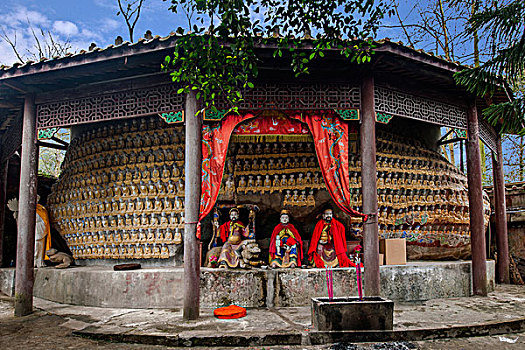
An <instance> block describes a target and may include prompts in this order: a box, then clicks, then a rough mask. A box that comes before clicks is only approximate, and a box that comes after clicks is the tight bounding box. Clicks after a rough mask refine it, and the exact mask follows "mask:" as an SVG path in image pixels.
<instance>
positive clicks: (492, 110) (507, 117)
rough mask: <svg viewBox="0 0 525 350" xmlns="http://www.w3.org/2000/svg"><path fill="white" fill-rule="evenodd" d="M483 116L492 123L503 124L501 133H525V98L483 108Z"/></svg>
mask: <svg viewBox="0 0 525 350" xmlns="http://www.w3.org/2000/svg"><path fill="white" fill-rule="evenodd" d="M483 116H484V117H485V119H486V120H487V121H488V122H489V123H490V124H492V125H497V124H498V123H499V124H501V130H500V132H501V133H516V132H517V133H518V135H525V99H523V98H517V99H515V100H513V101H511V102H504V103H498V104H495V105H491V106H489V107H488V108H485V109H484V110H483Z"/></svg>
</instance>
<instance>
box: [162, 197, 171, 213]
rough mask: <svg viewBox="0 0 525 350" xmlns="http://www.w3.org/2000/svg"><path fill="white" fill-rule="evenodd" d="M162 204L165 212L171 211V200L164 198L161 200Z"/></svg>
mask: <svg viewBox="0 0 525 350" xmlns="http://www.w3.org/2000/svg"><path fill="white" fill-rule="evenodd" d="M162 202H163V203H162V206H163V208H164V211H165V212H169V211H171V210H172V209H173V204H172V202H171V200H170V199H169V198H166V197H165V198H163V200H162ZM163 214H164V212H163Z"/></svg>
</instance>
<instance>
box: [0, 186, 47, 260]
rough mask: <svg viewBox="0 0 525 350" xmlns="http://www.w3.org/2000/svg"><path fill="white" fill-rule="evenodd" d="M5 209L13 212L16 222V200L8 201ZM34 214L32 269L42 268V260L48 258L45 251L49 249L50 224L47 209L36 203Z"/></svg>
mask: <svg viewBox="0 0 525 350" xmlns="http://www.w3.org/2000/svg"><path fill="white" fill-rule="evenodd" d="M39 198H40V196H37V202H38V200H39ZM7 207H8V208H9V209H10V210H11V211H12V212H13V217H14V218H15V220H16V221H17V222H18V199H11V200H9V201H8V202H7ZM36 214H37V215H36V224H35V251H34V254H35V256H34V267H44V266H45V264H44V259H46V260H47V258H48V257H47V256H46V255H45V251H47V250H48V249H50V248H51V223H50V220H49V215H48V213H47V209H46V208H45V207H44V206H43V205H41V204H38V203H37V205H36ZM22 220H26V218H22Z"/></svg>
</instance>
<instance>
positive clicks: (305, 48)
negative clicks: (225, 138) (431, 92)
mask: <svg viewBox="0 0 525 350" xmlns="http://www.w3.org/2000/svg"><path fill="white" fill-rule="evenodd" d="M171 3H172V6H171V7H170V10H172V11H173V12H175V13H178V12H182V13H184V14H185V15H186V18H187V20H188V27H187V28H186V29H187V30H186V31H185V30H184V28H182V27H180V28H178V29H177V33H178V34H179V35H180V38H179V39H178V40H177V41H176V43H175V48H174V52H173V55H170V56H168V57H166V59H165V62H164V64H163V68H164V69H165V70H167V71H169V72H170V74H171V76H172V80H173V81H174V82H175V83H177V84H179V85H180V89H179V93H182V92H186V93H187V92H189V91H190V90H196V91H197V98H199V99H201V100H202V101H203V107H204V108H211V109H212V110H216V107H215V101H216V100H217V99H218V98H219V97H221V98H224V99H225V100H226V101H227V102H228V103H229V104H230V105H231V106H232V108H233V109H235V108H234V107H233V106H236V105H238V103H239V102H240V101H241V100H242V98H243V95H242V91H243V90H244V89H246V88H252V87H253V82H252V81H253V79H254V78H256V77H257V75H258V64H259V63H260V58H259V57H258V55H257V49H258V48H260V47H270V48H272V49H274V54H273V55H274V57H276V58H278V59H282V60H283V61H284V60H288V61H289V62H290V65H291V69H292V70H293V72H294V73H295V74H296V75H300V74H308V72H309V63H310V62H311V61H313V60H317V59H320V58H322V57H324V56H325V51H327V50H337V51H339V52H340V53H341V54H342V55H344V56H346V57H348V58H349V59H350V60H352V61H357V62H358V63H362V62H369V61H370V60H371V57H370V56H371V55H372V54H373V49H374V44H373V40H372V39H371V37H373V36H374V35H375V33H376V31H377V29H378V26H379V23H380V21H381V19H382V18H383V17H384V15H385V13H386V12H387V10H388V9H387V6H386V5H385V3H384V2H383V1H382V0H380V1H377V0H376V1H374V0H366V1H359V0H346V1H345V0H333V1H319V0H302V1H284V0H246V1H241V0H171Z"/></svg>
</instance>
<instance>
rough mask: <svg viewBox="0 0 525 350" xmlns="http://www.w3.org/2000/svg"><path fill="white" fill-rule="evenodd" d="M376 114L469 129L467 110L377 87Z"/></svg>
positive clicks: (375, 98)
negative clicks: (381, 113)
mask: <svg viewBox="0 0 525 350" xmlns="http://www.w3.org/2000/svg"><path fill="white" fill-rule="evenodd" d="M374 100H375V107H376V112H383V113H389V114H393V115H397V116H400V117H404V118H411V119H417V120H422V121H425V122H428V123H432V124H438V125H443V126H448V127H454V128H461V129H466V128H467V124H466V122H467V114H466V111H465V109H463V108H460V107H457V106H453V105H450V104H447V103H443V102H439V101H434V100H431V99H427V98H423V97H419V96H414V95H412V94H407V93H404V92H400V91H396V90H392V89H387V88H384V87H380V86H376V88H375V94H374Z"/></svg>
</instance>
